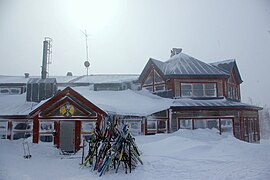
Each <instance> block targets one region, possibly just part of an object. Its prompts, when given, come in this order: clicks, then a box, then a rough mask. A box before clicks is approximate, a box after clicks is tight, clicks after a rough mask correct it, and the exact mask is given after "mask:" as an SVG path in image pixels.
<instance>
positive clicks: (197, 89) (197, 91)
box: [193, 84, 203, 97]
mask: <svg viewBox="0 0 270 180" xmlns="http://www.w3.org/2000/svg"><path fill="white" fill-rule="evenodd" d="M193 96H194V97H203V85H202V84H193Z"/></svg>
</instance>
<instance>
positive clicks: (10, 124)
mask: <svg viewBox="0 0 270 180" xmlns="http://www.w3.org/2000/svg"><path fill="white" fill-rule="evenodd" d="M11 138H12V121H11V120H9V121H8V129H7V139H9V140H11Z"/></svg>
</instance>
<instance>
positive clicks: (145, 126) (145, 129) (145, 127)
mask: <svg viewBox="0 0 270 180" xmlns="http://www.w3.org/2000/svg"><path fill="white" fill-rule="evenodd" d="M144 134H145V135H146V134H147V118H145V119H144Z"/></svg>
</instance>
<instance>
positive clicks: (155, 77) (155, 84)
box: [142, 69, 165, 92]
mask: <svg viewBox="0 0 270 180" xmlns="http://www.w3.org/2000/svg"><path fill="white" fill-rule="evenodd" d="M142 88H145V89H147V90H148V91H151V92H156V91H164V90H165V82H164V80H163V79H162V77H161V76H160V75H159V74H158V72H157V71H156V70H155V69H153V70H152V71H151V72H150V73H149V74H148V76H147V78H146V80H145V81H144V82H143V84H142Z"/></svg>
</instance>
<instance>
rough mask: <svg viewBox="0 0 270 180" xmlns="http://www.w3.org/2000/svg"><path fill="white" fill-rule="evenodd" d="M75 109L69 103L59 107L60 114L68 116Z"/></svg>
mask: <svg viewBox="0 0 270 180" xmlns="http://www.w3.org/2000/svg"><path fill="white" fill-rule="evenodd" d="M74 112H75V110H74V107H73V106H72V105H71V104H65V105H63V106H62V107H61V108H60V113H61V114H62V116H67V117H70V116H72V115H73V114H74Z"/></svg>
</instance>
